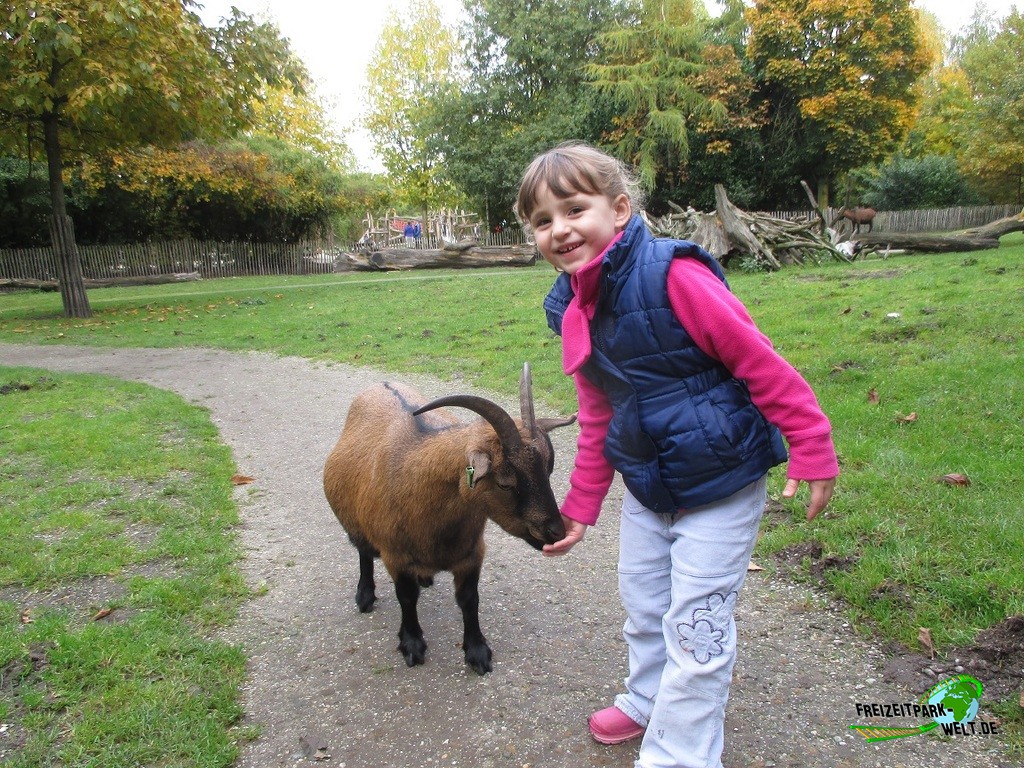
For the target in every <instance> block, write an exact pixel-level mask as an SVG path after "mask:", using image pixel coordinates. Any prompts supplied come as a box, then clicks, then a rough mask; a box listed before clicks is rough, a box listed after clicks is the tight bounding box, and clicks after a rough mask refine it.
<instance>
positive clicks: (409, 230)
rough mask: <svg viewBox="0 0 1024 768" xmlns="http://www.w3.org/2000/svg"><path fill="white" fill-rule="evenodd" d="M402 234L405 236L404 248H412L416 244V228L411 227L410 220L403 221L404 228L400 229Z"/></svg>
mask: <svg viewBox="0 0 1024 768" xmlns="http://www.w3.org/2000/svg"><path fill="white" fill-rule="evenodd" d="M402 234H403V235H404V236H405V247H406V248H412V247H413V246H414V245H416V230H415V229H414V228H413V226H412V222H411V221H407V222H405V228H404V229H403V230H402Z"/></svg>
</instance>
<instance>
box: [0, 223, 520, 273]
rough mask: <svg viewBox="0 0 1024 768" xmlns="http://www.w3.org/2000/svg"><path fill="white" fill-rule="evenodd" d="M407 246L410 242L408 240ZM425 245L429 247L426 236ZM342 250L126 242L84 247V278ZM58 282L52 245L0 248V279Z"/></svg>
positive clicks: (503, 237) (325, 260)
mask: <svg viewBox="0 0 1024 768" xmlns="http://www.w3.org/2000/svg"><path fill="white" fill-rule="evenodd" d="M523 241H524V238H523V233H522V231H521V230H519V229H515V230H512V229H509V230H505V231H504V232H501V233H496V234H493V235H491V236H489V237H488V238H487V242H486V244H487V245H520V244H522V243H523ZM403 244H404V241H403ZM421 244H422V245H423V246H424V247H426V242H425V240H424V241H422V242H421ZM354 249H355V246H350V247H348V248H342V247H339V246H328V245H324V244H321V243H316V242H305V243H246V242H230V243H217V242H212V241H202V240H176V241H171V242H148V243H131V244H126V245H80V246H78V253H79V256H80V258H81V260H82V276H83V277H84V278H86V279H87V280H102V279H107V278H117V277H147V276H152V275H169V274H181V273H189V272H198V273H199V275H200V276H201V277H204V278H210V277H240V276H244V275H308V274H318V273H325V272H336V271H344V270H345V268H346V266H347V265H348V259H347V258H346V255H345V254H346V253H347V252H348V251H352V250H354ZM3 278H7V279H13V280H56V279H57V262H56V258H55V256H54V254H53V250H52V249H51V248H49V247H46V248H18V249H0V279H3Z"/></svg>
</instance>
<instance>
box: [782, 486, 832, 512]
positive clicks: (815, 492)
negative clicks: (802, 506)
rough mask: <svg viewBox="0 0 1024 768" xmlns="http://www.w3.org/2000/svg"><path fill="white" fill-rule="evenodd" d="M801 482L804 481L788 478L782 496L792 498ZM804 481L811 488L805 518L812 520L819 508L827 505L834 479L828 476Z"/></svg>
mask: <svg viewBox="0 0 1024 768" xmlns="http://www.w3.org/2000/svg"><path fill="white" fill-rule="evenodd" d="M801 482H804V481H801V480H797V479H796V478H792V477H791V478H789V480H787V481H786V488H785V490H783V491H782V497H783V498H785V499H792V498H793V497H794V496H796V491H797V488H799V487H800V483H801ZM806 482H807V485H808V486H809V487H810V489H811V500H810V502H809V503H808V504H807V519H808V520H813V519H814V518H815V516H816V515H817V514H818V513H819V512H821V510H823V509H824V508H825V507H827V506H828V502H829V499H831V498H832V492H833V491H834V490H835V488H836V479H835V478H834V477H830V478H828V479H827V480H807V481H806Z"/></svg>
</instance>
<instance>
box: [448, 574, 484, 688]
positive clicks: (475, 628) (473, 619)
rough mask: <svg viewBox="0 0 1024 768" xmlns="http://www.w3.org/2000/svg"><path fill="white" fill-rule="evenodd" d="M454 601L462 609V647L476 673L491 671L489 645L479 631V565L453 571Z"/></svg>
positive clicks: (467, 660)
mask: <svg viewBox="0 0 1024 768" xmlns="http://www.w3.org/2000/svg"><path fill="white" fill-rule="evenodd" d="M454 576H455V601H456V602H457V603H458V604H459V608H461V609H462V649H463V651H464V652H465V654H466V663H467V664H469V666H471V667H472V668H473V669H474V670H476V673H477V674H478V675H486V674H487V673H488V672H490V671H491V647H490V646H489V645H487V639H486V638H485V637H484V633H483V632H482V631H480V589H479V587H480V566H479V565H478V566H476V567H474V568H471V569H470V570H468V571H465V572H459V573H455V574H454Z"/></svg>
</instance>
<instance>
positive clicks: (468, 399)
mask: <svg viewBox="0 0 1024 768" xmlns="http://www.w3.org/2000/svg"><path fill="white" fill-rule="evenodd" d="M446 406H456V407H458V408H466V409H468V410H470V411H473V412H474V413H477V414H479V415H480V416H483V418H484V420H485V421H486V422H487V423H488V424H490V425H491V426H492V427H494V431H495V432H497V433H498V439H499V440H500V441H501V444H502V445H506V446H509V447H510V448H518V447H519V446H521V445H522V444H523V438H522V437H521V436H520V435H519V428H518V427H517V426H516V423H515V422H514V421H513V420H512V417H511V416H509V415H508V414H507V413H505V411H504V409H503V408H502V407H501V406H500V405H498V404H496V403H492V402H491V401H490V400H485V399H484V398H482V397H477V396H475V395H449V396H447V397H439V398H438V399H437V400H431V401H430V402H429V403H427V404H426V405H422V406H420V407H419V408H417V409H416V410H415V411H413V412H412V415H413V416H419V415H420V414H421V413H425V412H427V411H432V410H434V409H435V408H444V407H446Z"/></svg>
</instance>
